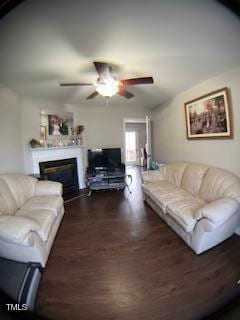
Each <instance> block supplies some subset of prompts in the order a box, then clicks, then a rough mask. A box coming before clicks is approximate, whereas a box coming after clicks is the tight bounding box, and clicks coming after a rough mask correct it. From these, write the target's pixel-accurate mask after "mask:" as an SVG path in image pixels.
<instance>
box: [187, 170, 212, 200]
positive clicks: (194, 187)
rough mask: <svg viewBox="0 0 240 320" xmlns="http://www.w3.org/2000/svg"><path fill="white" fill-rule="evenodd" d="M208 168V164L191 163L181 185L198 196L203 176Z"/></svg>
mask: <svg viewBox="0 0 240 320" xmlns="http://www.w3.org/2000/svg"><path fill="white" fill-rule="evenodd" d="M208 168H209V167H208V166H205V165H202V164H189V165H188V166H187V167H186V170H185V171H184V174H183V177H182V183H181V187H182V188H183V189H184V190H186V191H188V192H189V193H191V194H192V195H193V196H198V193H199V190H200V187H201V184H202V180H203V177H204V175H205V174H206V172H207V170H208Z"/></svg>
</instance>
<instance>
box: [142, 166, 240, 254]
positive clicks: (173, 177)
mask: <svg viewBox="0 0 240 320" xmlns="http://www.w3.org/2000/svg"><path fill="white" fill-rule="evenodd" d="M142 178H143V184H142V189H143V194H144V200H145V201H146V202H147V203H148V204H149V205H150V206H151V207H152V208H153V209H154V210H155V211H156V212H157V213H158V215H159V216H160V217H161V218H162V219H164V220H165V221H166V223H167V224H168V225H169V226H171V227H172V228H173V229H174V230H175V231H176V232H177V233H178V235H179V236H180V237H181V238H182V239H183V240H184V241H185V242H186V243H187V244H188V245H189V246H190V247H191V248H192V249H193V250H194V251H195V252H196V253H197V254H199V253H201V252H203V251H205V250H208V249H209V248H211V247H213V246H215V245H217V244H218V243H220V242H222V241H224V240H225V239H227V238H229V237H230V236H231V235H232V234H233V233H234V231H235V229H236V226H237V224H238V221H239V213H240V179H239V178H238V177H236V176H234V175H232V174H231V173H230V172H228V171H225V170H223V169H219V168H215V167H209V166H206V165H201V164H193V163H185V162H175V163H170V164H167V165H165V166H163V167H161V169H160V171H147V172H143V175H142Z"/></svg>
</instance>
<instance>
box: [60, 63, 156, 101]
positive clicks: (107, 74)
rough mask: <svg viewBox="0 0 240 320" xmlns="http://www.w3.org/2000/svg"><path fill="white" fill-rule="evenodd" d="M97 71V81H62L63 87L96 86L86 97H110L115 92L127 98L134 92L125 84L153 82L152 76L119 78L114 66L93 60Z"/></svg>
mask: <svg viewBox="0 0 240 320" xmlns="http://www.w3.org/2000/svg"><path fill="white" fill-rule="evenodd" d="M93 64H94V66H95V68H96V71H97V73H98V78H97V81H96V82H93V83H79V82H73V83H60V86H61V87H70V86H94V87H95V91H94V92H93V93H91V94H90V95H89V96H88V97H87V98H86V99H93V98H95V97H96V96H97V95H99V94H100V95H102V96H104V97H106V98H110V97H112V96H114V95H115V94H119V95H120V96H123V97H125V98H127V99H130V98H132V97H134V94H132V93H131V92H129V91H127V90H126V89H125V86H133V85H139V84H151V83H153V78H152V77H142V78H132V79H123V80H118V79H117V78H116V77H115V76H113V75H112V67H111V65H109V64H108V63H105V62H96V61H94V62H93Z"/></svg>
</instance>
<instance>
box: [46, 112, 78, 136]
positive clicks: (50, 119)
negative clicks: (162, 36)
mask: <svg viewBox="0 0 240 320" xmlns="http://www.w3.org/2000/svg"><path fill="white" fill-rule="evenodd" d="M72 128H73V113H71V112H58V111H57V112H56V111H49V110H44V109H42V110H41V138H42V139H43V140H55V139H57V138H60V139H63V140H68V139H69V136H70V135H71V130H72Z"/></svg>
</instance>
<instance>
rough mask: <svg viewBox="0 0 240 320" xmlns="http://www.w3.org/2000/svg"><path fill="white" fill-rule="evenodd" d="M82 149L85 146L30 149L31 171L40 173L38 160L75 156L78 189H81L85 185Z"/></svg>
mask: <svg viewBox="0 0 240 320" xmlns="http://www.w3.org/2000/svg"><path fill="white" fill-rule="evenodd" d="M84 150H85V148H84V147H82V146H70V147H53V148H35V149H34V148H33V149H31V154H32V164H33V173H34V174H39V173H40V171H39V162H45V161H52V160H62V159H70V158H76V159H77V172H78V183H79V189H83V188H85V186H86V185H85V179H84V174H85V164H84Z"/></svg>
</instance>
